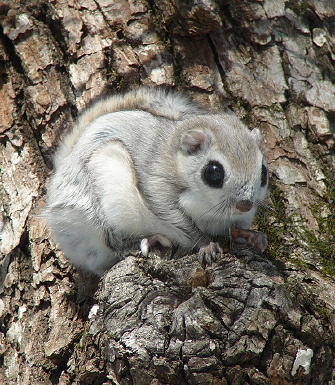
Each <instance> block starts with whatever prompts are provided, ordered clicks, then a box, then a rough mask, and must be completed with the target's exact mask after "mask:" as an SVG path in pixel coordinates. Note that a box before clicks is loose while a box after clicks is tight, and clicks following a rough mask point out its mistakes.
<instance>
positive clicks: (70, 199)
mask: <svg viewBox="0 0 335 385" xmlns="http://www.w3.org/2000/svg"><path fill="white" fill-rule="evenodd" d="M259 145H260V132H259V130H258V129H257V128H254V129H253V130H252V131H250V130H249V129H248V128H247V127H246V125H245V124H244V123H243V122H242V121H241V120H240V119H239V118H238V117H237V116H236V115H235V114H234V113H233V112H231V111H230V112H218V113H212V112H210V111H207V110H205V109H203V108H200V107H198V106H197V105H196V104H195V103H193V102H191V101H190V100H189V99H188V98H186V97H184V96H182V95H180V94H179V93H177V92H173V91H168V90H165V89H163V88H146V87H140V88H138V89H136V90H133V91H130V92H127V93H124V94H120V95H114V96H109V97H106V98H104V99H101V100H99V101H97V102H95V103H93V104H92V106H91V107H89V108H88V109H86V110H85V111H84V112H83V113H82V114H81V115H80V117H79V119H78V121H77V123H76V124H75V126H74V127H73V129H72V131H71V132H69V133H68V134H67V135H66V136H65V137H64V139H63V140H62V141H61V143H60V144H59V147H58V150H57V151H56V153H55V156H54V173H53V175H52V176H51V178H50V181H49V185H48V191H47V206H46V209H45V211H44V216H45V217H46V220H47V222H48V224H49V226H50V228H51V230H52V233H53V235H54V237H55V240H56V242H57V243H58V244H59V246H60V248H61V249H62V250H63V252H64V254H65V255H66V256H67V257H68V258H69V259H70V260H71V261H72V263H73V264H74V265H77V266H79V267H80V268H82V269H84V270H88V271H90V272H93V273H95V274H97V275H101V274H102V273H103V272H104V271H105V270H106V269H107V268H108V267H110V266H112V265H114V264H115V263H116V262H117V261H118V260H119V259H120V258H121V257H122V256H123V255H125V253H126V252H127V250H128V251H129V250H130V249H134V248H140V250H141V253H142V254H143V255H144V256H146V255H147V254H148V252H149V251H150V249H152V248H154V247H155V246H157V245H160V246H163V247H168V248H170V247H173V246H175V247H177V248H178V249H179V250H182V251H183V252H185V253H187V252H192V251H198V253H199V256H200V258H201V259H202V260H203V261H205V262H207V263H210V262H211V261H212V260H213V259H215V256H216V255H217V254H218V253H220V252H221V251H222V250H221V247H220V245H219V243H217V242H215V239H218V238H219V237H220V236H227V235H230V236H231V237H232V238H234V239H236V238H240V239H241V238H242V239H243V240H245V241H246V243H248V244H249V245H250V246H252V247H254V248H255V249H257V250H258V251H263V250H264V248H265V247H266V243H267V241H266V236H265V234H263V233H261V232H255V231H252V230H249V229H250V226H251V224H252V221H253V218H254V216H255V213H256V210H257V208H258V207H259V206H260V204H261V202H262V201H263V199H264V197H265V195H266V191H267V185H268V171H267V166H266V162H265V160H264V157H263V154H262V152H261V150H260V146H259Z"/></svg>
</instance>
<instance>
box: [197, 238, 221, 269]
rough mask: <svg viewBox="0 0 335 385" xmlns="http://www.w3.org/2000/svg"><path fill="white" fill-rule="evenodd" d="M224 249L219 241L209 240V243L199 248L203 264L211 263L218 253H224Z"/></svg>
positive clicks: (200, 260) (200, 259)
mask: <svg viewBox="0 0 335 385" xmlns="http://www.w3.org/2000/svg"><path fill="white" fill-rule="evenodd" d="M222 254H223V250H222V248H221V246H220V245H219V243H218V242H209V244H208V245H206V246H202V247H200V249H199V252H198V256H199V262H200V263H201V265H202V266H206V265H211V264H212V263H213V262H214V261H215V260H216V257H217V256H218V255H222Z"/></svg>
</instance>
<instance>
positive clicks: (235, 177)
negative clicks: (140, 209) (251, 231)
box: [176, 113, 268, 234]
mask: <svg viewBox="0 0 335 385" xmlns="http://www.w3.org/2000/svg"><path fill="white" fill-rule="evenodd" d="M180 125H181V126H180V131H179V132H180V133H181V136H180V138H179V143H178V145H177V147H178V149H177V156H176V161H177V171H178V175H179V178H180V179H181V180H182V183H183V185H184V186H185V187H186V188H185V190H184V191H183V192H182V194H181V196H180V199H179V204H180V206H181V208H182V209H183V210H184V211H185V213H186V214H187V215H188V216H190V217H191V218H192V219H193V220H194V222H195V223H196V224H197V225H198V226H199V227H200V228H201V229H202V230H203V231H205V232H209V233H214V234H223V233H224V232H225V230H226V229H227V228H228V227H230V226H231V225H233V224H236V225H237V226H241V227H248V226H249V225H250V223H251V221H252V219H253V217H254V215H255V212H256V209H257V207H258V206H259V204H260V203H261V201H262V200H263V199H264V197H265V195H266V190H267V184H268V171H267V165H266V162H265V160H264V157H263V154H262V152H261V150H260V147H259V142H260V132H259V130H258V129H254V130H252V131H250V130H249V129H248V128H247V127H246V126H245V125H244V124H243V123H242V122H241V120H240V119H239V118H238V117H237V116H235V115H234V114H233V113H226V114H215V115H204V116H196V117H193V118H191V119H188V120H184V121H183V122H181V123H180Z"/></svg>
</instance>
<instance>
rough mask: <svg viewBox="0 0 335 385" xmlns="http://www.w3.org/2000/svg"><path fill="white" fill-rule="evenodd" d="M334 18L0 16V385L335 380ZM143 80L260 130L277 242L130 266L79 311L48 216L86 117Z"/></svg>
mask: <svg viewBox="0 0 335 385" xmlns="http://www.w3.org/2000/svg"><path fill="white" fill-rule="evenodd" d="M334 17H335V7H334V3H333V1H332V0H323V1H319V0H307V1H305V0H304V1H303V0H301V1H299V0H289V1H284V0H258V1H254V2H251V1H242V0H241V1H214V0H193V1H186V0H161V1H157V2H156V1H147V0H128V1H126V0H92V1H91V0H85V1H84V0H72V1H63V0H60V1H58V0H57V1H56V0H53V1H52V0H51V1H37V0H28V1H21V2H20V1H19V0H11V1H5V2H1V3H0V18H1V30H0V32H1V40H0V65H1V66H0V69H1V70H0V85H1V89H0V143H1V148H0V150H1V153H0V160H1V185H0V189H1V190H0V196H1V201H0V209H1V217H0V227H1V229H0V231H1V244H0V251H1V270H0V284H1V286H0V292H1V298H0V357H1V358H0V363H1V364H0V383H3V384H24V385H25V384H62V385H63V384H64V385H65V384H122V385H131V384H136V385H149V384H150V385H160V384H176V385H182V384H205V385H206V384H213V385H214V384H216V385H219V384H220V385H228V384H229V385H230V384H231V385H239V384H241V385H242V384H243V385H246V384H250V385H251V384H253V385H265V384H274V385H275V384H278V385H279V384H280V385H288V384H295V385H296V384H304V385H305V384H318V385H330V384H334V383H335V380H334V375H335V362H334V358H335V349H334V342H335V341H334V329H335V282H334V275H335V274H334V273H335V251H334V248H335V246H334V227H335V225H334V223H335V220H334V217H333V215H334V201H335V197H334V190H335V189H334V183H333V179H334V157H333V156H332V151H334V135H333V132H334V118H335V86H334V79H335V44H334V43H335V30H334ZM134 84H149V85H154V84H157V85H167V86H175V87H177V88H178V89H182V90H184V91H185V92H188V93H190V94H191V95H192V96H193V97H194V99H196V100H199V101H201V102H202V103H204V104H205V105H208V106H212V107H215V108H217V107H219V106H221V108H224V107H227V106H228V107H230V108H232V109H233V110H235V111H236V113H238V114H239V116H241V118H243V119H245V121H246V122H247V123H248V124H249V125H250V127H255V126H259V127H260V128H261V130H262V132H263V136H264V149H265V152H266V156H267V159H268V162H269V167H270V170H271V180H272V186H271V192H270V194H269V202H268V206H269V209H268V210H266V211H265V212H264V214H263V215H262V217H260V219H259V223H258V227H259V228H260V229H261V230H263V231H265V232H266V233H267V234H268V236H269V240H270V245H269V248H268V250H267V252H266V253H265V255H263V256H262V257H261V256H258V255H254V254H252V253H251V252H250V251H248V250H235V251H234V250H233V251H231V253H230V254H229V253H227V254H225V255H224V256H223V257H222V258H220V259H219V261H218V262H217V263H215V264H214V265H213V266H210V267H208V268H207V269H205V270H204V269H203V268H202V267H201V266H200V265H199V263H198V261H197V257H196V256H186V257H184V258H181V259H179V260H168V259H166V258H160V257H158V256H154V255H152V256H150V257H149V258H148V259H145V260H144V259H141V258H139V257H131V256H130V257H128V258H126V259H125V260H124V261H122V262H120V263H119V264H118V265H116V266H114V267H113V268H112V269H111V270H110V271H109V272H108V273H107V274H106V276H105V277H104V278H103V279H102V280H101V283H100V288H99V290H98V292H97V293H96V294H95V296H94V297H93V298H92V299H91V301H86V302H85V303H81V304H80V303H78V301H77V297H78V295H77V291H78V282H76V281H75V280H74V277H75V274H76V273H75V270H74V268H73V267H71V266H70V265H69V264H68V262H67V261H66V258H65V257H64V256H63V255H62V254H61V252H59V251H58V250H57V249H56V247H55V244H54V243H53V242H52V240H51V239H50V238H49V233H48V230H47V229H46V228H45V226H44V225H43V223H42V222H41V221H40V220H39V218H38V217H37V216H36V214H38V212H39V211H40V210H41V208H42V207H43V195H44V193H45V182H46V178H47V176H48V175H49V173H50V172H51V168H52V165H51V154H52V152H53V150H54V148H55V145H56V143H57V138H58V137H59V136H60V135H61V134H62V132H64V131H65V130H66V129H67V128H69V127H70V126H71V124H72V123H73V120H74V118H75V116H76V114H77V111H78V110H80V109H82V108H83V107H85V106H86V105H87V103H89V102H90V101H91V100H92V99H94V98H95V97H97V96H98V95H100V94H101V93H103V92H106V91H110V90H112V91H118V90H120V89H128V88H130V87H131V86H132V85H134ZM78 279H79V280H80V279H82V278H80V277H79V278H78ZM85 282H86V281H85ZM79 286H82V285H79ZM92 305H93V307H92ZM90 308H91V311H90V312H89V309H90ZM303 354H305V355H306V356H307V358H306V359H305V360H304V359H301V355H303ZM305 364H306V365H305ZM304 365H305V366H304Z"/></svg>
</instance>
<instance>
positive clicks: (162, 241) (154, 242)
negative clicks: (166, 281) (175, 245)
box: [140, 234, 172, 257]
mask: <svg viewBox="0 0 335 385" xmlns="http://www.w3.org/2000/svg"><path fill="white" fill-rule="evenodd" d="M171 247H172V242H171V241H170V240H169V239H168V238H166V237H165V236H164V235H162V234H155V235H152V236H151V237H148V238H143V239H142V241H141V244H140V249H141V253H142V255H143V256H144V257H147V256H148V254H149V251H150V250H152V249H155V248H158V249H162V248H171Z"/></svg>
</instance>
